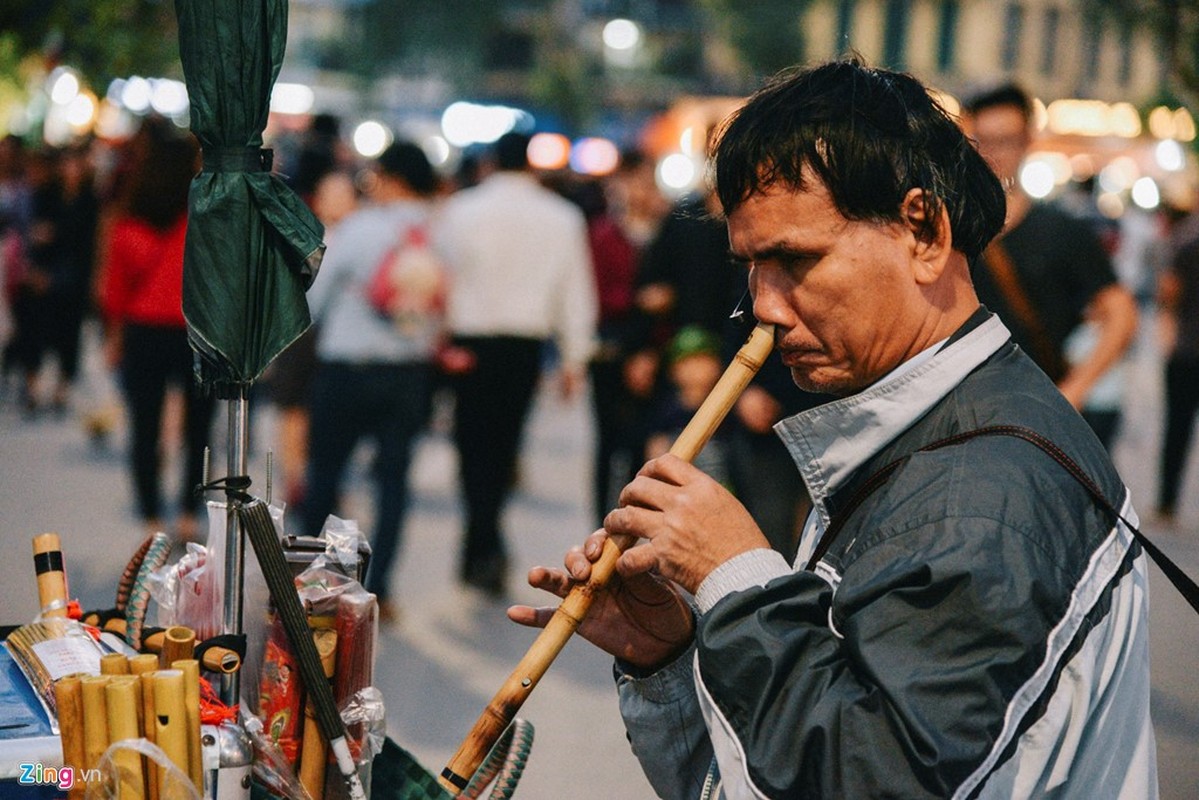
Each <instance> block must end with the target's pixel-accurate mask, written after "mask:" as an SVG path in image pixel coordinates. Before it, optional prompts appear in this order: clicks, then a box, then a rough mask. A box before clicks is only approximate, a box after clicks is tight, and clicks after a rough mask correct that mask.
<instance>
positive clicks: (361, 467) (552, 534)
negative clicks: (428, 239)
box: [0, 325, 1199, 800]
mask: <svg viewBox="0 0 1199 800" xmlns="http://www.w3.org/2000/svg"><path fill="white" fill-rule="evenodd" d="M1150 331H1151V326H1148V325H1146V326H1145V333H1144V334H1143V335H1142V337H1141V340H1140V341H1139V342H1138V343H1137V346H1136V348H1135V350H1134V353H1133V355H1132V357H1131V358H1130V361H1129V364H1128V368H1127V373H1126V375H1127V378H1126V390H1127V408H1126V420H1125V425H1124V429H1123V432H1122V433H1121V436H1120V439H1119V441H1118V442H1117V444H1116V447H1115V452H1114V455H1115V459H1116V462H1117V465H1118V466H1119V467H1120V469H1121V472H1122V474H1123V475H1124V478H1125V480H1126V482H1127V483H1128V485H1129V486H1130V487H1131V488H1132V490H1133V496H1134V500H1135V501H1136V503H1137V506H1138V508H1139V509H1140V512H1141V515H1142V523H1143V529H1144V530H1145V532H1146V533H1147V534H1148V535H1149V536H1150V537H1151V538H1152V539H1153V540H1154V541H1155V542H1156V543H1157V544H1158V545H1159V546H1160V547H1161V548H1162V549H1163V550H1164V551H1166V552H1167V553H1168V554H1170V555H1171V556H1172V557H1174V558H1176V559H1177V560H1178V562H1179V563H1180V564H1181V565H1182V566H1183V568H1184V569H1186V570H1187V571H1188V572H1189V573H1190V574H1191V575H1194V576H1199V535H1197V534H1199V454H1192V455H1193V458H1192V459H1191V464H1190V465H1189V468H1188V472H1187V476H1186V483H1185V490H1184V494H1183V497H1184V498H1185V500H1184V504H1183V506H1182V508H1181V510H1180V514H1179V520H1178V523H1177V524H1176V526H1174V527H1172V528H1164V527H1162V526H1161V525H1160V524H1159V523H1158V522H1157V521H1155V520H1153V519H1152V518H1151V509H1152V504H1153V497H1154V492H1155V488H1156V463H1157V448H1158V443H1159V441H1160V436H1161V433H1160V429H1161V420H1160V409H1161V377H1160V375H1161V366H1160V359H1159V356H1158V354H1157V352H1156V348H1155V347H1154V344H1153V339H1152V336H1151V335H1150V333H1149V332H1150ZM547 389H548V387H547ZM116 399H117V395H116V393H115V389H114V387H113V385H112V382H111V380H110V379H109V378H108V377H107V376H106V375H105V373H104V370H103V369H102V368H101V366H100V364H99V358H98V355H97V352H96V346H95V341H94V336H93V337H92V338H89V347H88V358H87V366H86V369H85V371H84V379H83V382H82V385H81V387H80V391H79V393H78V394H77V396H76V398H75V402H74V405H75V408H74V410H73V411H72V413H70V414H68V415H66V416H65V417H63V418H52V417H47V416H43V417H40V418H38V419H37V420H34V421H28V420H25V419H23V418H22V416H21V415H20V413H19V411H18V409H17V407H16V403H15V400H14V399H13V392H12V391H11V390H10V391H8V392H6V394H5V395H4V398H3V402H0V463H2V464H3V468H2V473H0V474H2V477H0V541H2V542H3V544H4V552H5V553H7V554H8V556H7V557H6V558H3V559H0V587H3V590H2V592H0V622H2V623H7V624H13V623H17V622H21V621H25V620H29V619H31V618H32V617H33V616H34V615H35V614H36V612H37V593H36V584H35V581H34V573H33V567H32V563H31V555H32V554H31V550H30V540H31V539H32V537H33V536H34V535H36V534H37V533H41V532H44V531H50V530H53V531H57V532H59V533H60V534H61V536H62V539H63V548H64V552H65V557H66V561H67V570H68V575H69V580H70V589H71V593H72V595H73V596H75V597H78V598H79V599H80V601H81V602H82V604H83V606H84V607H85V608H106V607H109V606H111V605H112V600H113V592H114V590H115V586H116V581H117V578H118V577H119V575H120V572H121V570H122V568H123V567H124V564H125V562H126V561H127V560H128V559H129V557H130V555H131V554H132V552H133V551H134V549H135V548H136V547H137V545H138V544H139V543H140V541H141V540H142V538H143V537H144V535H145V532H144V531H143V530H142V527H141V525H140V523H139V522H138V521H137V520H136V517H135V514H134V505H133V501H132V494H131V487H130V484H129V479H128V477H127V473H126V469H125V463H124V426H123V424H121V423H120V421H119V417H118V423H117V426H116V428H115V429H114V430H113V432H112V433H111V435H110V436H109V438H108V440H107V442H106V443H102V444H101V443H97V442H95V441H93V440H92V439H91V438H90V437H89V436H88V434H87V433H86V432H85V430H84V427H83V425H82V423H81V421H80V418H81V416H82V414H83V413H85V412H89V411H94V410H96V409H97V408H101V407H106V406H109V405H111V404H112V403H113V402H115V401H116ZM253 408H254V414H253V417H252V421H251V440H252V457H251V470H250V472H251V476H252V477H253V478H254V479H255V485H256V489H255V490H256V491H258V492H262V491H263V488H264V483H265V454H266V452H267V450H268V449H270V447H271V446H272V442H273V441H274V439H275V421H274V415H273V411H272V409H271V408H270V406H269V405H267V404H265V403H263V402H260V401H255V402H254V403H253ZM444 428H445V426H444V424H438V425H435V426H434V430H433V431H431V432H430V433H429V434H428V435H427V436H425V437H424V439H423V440H422V442H421V444H420V446H419V448H418V452H417V457H416V461H415V464H414V467H413V472H412V483H413V487H414V492H413V500H412V507H411V510H410V514H409V518H408V523H407V526H406V533H405V540H404V543H403V546H402V548H401V555H400V558H399V563H398V564H397V566H396V571H395V573H394V575H393V579H394V583H393V586H394V594H395V599H396V600H397V601H398V603H399V605H400V609H401V618H400V620H399V622H398V623H396V624H394V625H390V626H386V627H385V628H383V629H382V630H381V636H380V647H379V653H378V657H377V666H376V673H377V675H376V678H377V679H376V683H377V685H378V687H379V688H380V689H381V691H382V693H383V696H384V699H385V702H386V707H387V727H388V733H389V735H390V736H391V737H392V738H394V739H395V740H396V741H398V742H399V743H400V744H401V745H402V746H403V747H406V748H407V749H409V750H410V751H412V752H413V754H414V755H415V756H416V757H417V758H418V760H419V761H420V762H421V763H422V764H423V765H424V766H425V767H426V768H427V769H428V770H429V771H431V772H433V773H438V772H440V771H441V768H442V767H443V766H444V765H445V763H446V762H447V760H448V759H449V757H450V756H451V755H452V754H453V753H454V751H455V750H456V749H457V747H458V745H459V744H460V743H461V742H462V740H463V739H464V738H465V737H466V735H467V733H468V732H469V731H470V728H471V726H472V725H473V723H474V721H475V719H476V718H477V717H478V715H479V714H480V712H482V710H483V709H484V707H485V706H486V704H487V702H488V700H489V699H490V698H491V696H492V695H493V694H494V693H495V692H496V691H497V690H498V689H499V687H500V685H501V684H502V683H503V681H504V680H505V678H506V677H507V676H508V674H509V673H510V672H511V670H512V669H513V668H514V667H515V666H516V664H517V662H518V661H519V660H520V658H521V657H522V656H523V655H524V653H525V652H526V650H527V649H528V647H529V645H530V643H531V642H532V640H533V638H534V634H533V632H531V631H529V630H527V629H524V628H521V627H519V626H516V625H514V624H512V623H510V622H508V621H507V619H506V617H505V616H504V609H505V608H506V606H507V604H508V601H496V600H491V599H488V598H486V597H484V596H482V595H480V594H478V593H476V592H473V591H470V590H467V589H465V588H462V587H461V586H460V585H459V584H458V583H457V581H456V577H455V569H456V565H457V560H456V556H457V552H458V545H459V537H460V527H459V526H460V519H461V512H460V505H459V500H458V495H457V489H456V470H457V463H456V456H455V454H454V451H453V448H452V446H451V445H450V442H449V440H448V438H447V435H446V433H445V430H444ZM226 430H227V420H226V417H225V416H224V413H223V409H222V411H221V412H219V413H218V417H217V421H216V425H215V426H214V431H215V433H216V436H215V444H214V457H213V464H214V465H218V466H214V473H213V474H214V476H217V475H219V474H220V473H221V471H222V467H223V465H224V463H225V450H224V447H225V445H224V435H225V431H226ZM591 436H592V433H591V423H590V417H589V413H588V409H587V406H586V404H585V403H583V402H578V401H576V402H575V403H573V404H567V403H563V402H562V401H561V400H559V399H558V398H557V397H556V395H554V394H553V393H552V392H550V391H548V390H547V391H545V392H542V393H540V394H539V396H538V400H537V404H536V407H535V409H534V413H533V416H532V419H531V421H530V427H529V431H528V435H527V440H526V446H525V448H524V454H523V458H522V460H521V467H520V477H519V489H518V491H517V493H516V496H515V497H514V499H513V501H512V503H511V504H510V505H509V508H508V510H507V514H506V518H505V527H506V529H507V531H508V537H509V547H510V551H511V552H510V556H511V563H512V565H513V567H512V574H511V576H510V581H509V601H512V602H534V603H536V602H541V598H540V596H539V593H537V592H535V591H534V590H532V589H530V588H529V587H528V586H527V585H525V583H524V580H523V575H524V573H525V571H526V570H527V568H528V567H531V566H533V565H537V564H551V565H556V564H559V563H560V562H561V556H562V553H563V552H564V551H565V550H566V549H567V548H568V547H569V546H571V545H573V544H576V543H577V542H579V541H580V540H581V539H582V538H583V537H584V536H585V535H586V534H587V533H588V532H590V522H591V521H590V519H589V513H588V512H587V511H586V509H587V507H588V503H587V493H588V487H589V486H590V482H589V479H588V472H589V469H590V468H589V453H590V447H591ZM1197 450H1199V448H1197ZM369 461H370V453H369V448H362V449H361V450H360V452H359V454H358V457H357V458H356V460H355V462H354V467H353V470H352V476H351V479H350V484H349V492H348V494H347V498H346V501H347V508H346V509H345V513H344V516H345V517H347V518H349V519H354V520H357V521H358V522H359V524H360V526H361V527H362V528H363V529H365V530H369V529H370V521H371V516H372V512H371V506H372V503H371V494H370V491H369V490H370V486H369V481H368V474H369ZM177 472H178V470H171V476H172V481H173V480H174V475H175V473H177ZM172 485H173V484H172ZM288 522H289V523H290V522H291V520H290V519H289V520H288ZM247 552H248V553H249V554H250V555H248V557H252V551H249V550H248V551H247ZM1151 591H1152V608H1151V637H1152V639H1151V641H1152V653H1151V658H1152V666H1153V696H1152V712H1153V717H1154V722H1155V726H1156V731H1157V743H1158V767H1159V773H1160V780H1161V786H1162V797H1163V798H1167V799H1168V800H1169V799H1170V798H1179V800H1185V799H1187V798H1193V797H1199V670H1197V669H1196V668H1195V666H1194V665H1195V663H1196V654H1197V653H1199V618H1197V617H1196V615H1195V614H1194V613H1193V612H1192V611H1191V609H1190V607H1189V606H1187V605H1186V603H1185V601H1183V600H1182V599H1181V598H1180V596H1179V595H1178V594H1177V593H1176V592H1175V591H1174V589H1173V588H1172V587H1171V586H1170V585H1169V583H1168V582H1167V581H1166V580H1165V579H1164V578H1162V577H1161V575H1160V573H1159V572H1158V571H1157V569H1156V568H1153V575H1152V586H1151ZM520 716H521V717H523V718H525V719H527V720H529V721H531V722H532V723H533V725H534V727H535V729H536V735H535V741H534V744H533V748H532V754H531V756H530V759H529V764H528V768H527V770H526V772H525V775H524V777H523V779H522V780H521V782H520V785H519V788H518V789H517V792H516V796H517V797H524V798H537V799H540V798H563V797H574V798H621V799H622V800H624V799H626V798H628V799H629V800H636V799H637V798H648V797H652V792H651V791H650V789H649V785H648V783H647V782H646V780H645V778H644V777H643V776H642V774H641V772H640V769H639V767H638V765H637V762H636V760H635V759H634V758H633V756H632V754H631V753H630V751H629V747H628V744H627V742H626V740H625V737H624V731H623V728H622V726H621V723H620V719H619V716H618V714H617V712H616V702H615V692H614V688H613V683H612V673H611V664H610V660H609V659H608V658H607V657H605V656H603V655H601V654H599V653H598V652H596V651H595V650H594V649H593V648H591V647H590V645H588V644H587V643H586V642H583V641H581V640H574V641H572V642H570V643H569V644H568V645H567V646H566V648H565V649H564V651H563V652H562V654H561V655H560V656H559V657H558V659H557V660H556V662H555V663H554V664H553V666H552V667H551V668H550V670H549V672H548V673H547V674H546V676H545V677H544V678H543V680H542V681H541V683H540V685H539V686H538V687H537V688H536V690H535V691H534V692H533V693H532V695H531V696H530V698H529V700H528V702H527V703H526V704H525V706H524V708H523V709H522V710H521V712H520Z"/></svg>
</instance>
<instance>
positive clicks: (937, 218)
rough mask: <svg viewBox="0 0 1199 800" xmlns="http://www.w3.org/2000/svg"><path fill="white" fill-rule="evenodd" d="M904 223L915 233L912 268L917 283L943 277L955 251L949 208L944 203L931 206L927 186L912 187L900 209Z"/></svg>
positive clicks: (913, 235)
mask: <svg viewBox="0 0 1199 800" xmlns="http://www.w3.org/2000/svg"><path fill="white" fill-rule="evenodd" d="M899 212H900V215H901V216H902V218H903V223H904V225H906V226H907V228H908V231H909V232H910V233H911V234H912V237H913V240H914V245H913V247H912V268H913V270H914V271H915V278H916V282H917V283H933V282H935V281H936V280H937V279H938V278H940V277H941V273H942V272H943V271H944V270H945V265H946V264H947V263H949V257H950V255H951V254H952V252H953V232H952V229H951V228H950V225H949V211H948V210H946V208H945V206H944V205H943V204H939V205H934V206H932V207H930V203H929V196H928V194H927V193H926V192H925V191H924V190H923V189H910V190H908V193H907V195H905V196H904V198H903V202H902V203H901V204H900V208H899Z"/></svg>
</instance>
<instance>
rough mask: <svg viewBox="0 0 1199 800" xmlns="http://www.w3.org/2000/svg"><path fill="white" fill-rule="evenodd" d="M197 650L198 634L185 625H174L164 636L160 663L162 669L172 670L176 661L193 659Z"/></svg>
mask: <svg viewBox="0 0 1199 800" xmlns="http://www.w3.org/2000/svg"><path fill="white" fill-rule="evenodd" d="M195 649H196V632H195V631H193V630H192V629H191V628H188V627H186V626H184V625H172V626H171V627H169V628H167V630H166V634H165V635H164V636H163V639H162V651H161V652H160V653H159V654H158V663H159V665H160V666H161V668H162V669H170V668H171V667H172V666H174V664H175V662H176V661H183V660H185V659H189V658H191V657H192V653H193V652H194V651H195Z"/></svg>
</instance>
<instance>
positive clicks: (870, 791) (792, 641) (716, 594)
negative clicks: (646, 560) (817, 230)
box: [617, 309, 1157, 800]
mask: <svg viewBox="0 0 1199 800" xmlns="http://www.w3.org/2000/svg"><path fill="white" fill-rule="evenodd" d="M991 425H1019V426H1024V427H1027V428H1031V429H1033V430H1036V431H1038V432H1040V433H1042V434H1044V435H1045V436H1047V437H1049V438H1050V439H1052V440H1053V441H1054V442H1055V443H1056V444H1057V445H1058V446H1059V447H1060V448H1061V449H1062V450H1064V451H1065V452H1066V453H1067V454H1068V455H1069V456H1070V457H1071V458H1073V459H1074V460H1075V461H1076V462H1077V463H1078V464H1079V465H1081V467H1082V468H1083V469H1084V470H1085V471H1086V472H1087V474H1089V475H1090V476H1091V478H1092V479H1093V480H1094V481H1095V482H1096V483H1097V484H1098V485H1099V487H1100V488H1101V489H1102V491H1103V492H1104V494H1105V496H1106V497H1107V498H1108V499H1109V500H1110V501H1111V502H1112V504H1113V505H1114V506H1115V507H1116V508H1117V509H1119V510H1120V511H1121V513H1122V514H1123V516H1124V517H1125V518H1127V519H1129V520H1130V521H1132V523H1133V524H1136V516H1135V512H1134V511H1133V510H1132V507H1131V504H1130V502H1129V498H1128V491H1127V489H1126V488H1125V487H1124V485H1123V483H1122V481H1121V480H1120V477H1119V475H1118V474H1117V473H1116V470H1115V468H1114V467H1113V466H1112V464H1111V461H1110V459H1109V458H1108V456H1107V454H1106V452H1105V451H1104V449H1103V448H1102V446H1101V445H1100V444H1099V443H1098V441H1097V440H1096V439H1095V438H1094V436H1093V435H1092V434H1091V432H1090V430H1089V428H1088V427H1087V426H1086V423H1084V422H1083V420H1082V419H1081V417H1079V416H1078V414H1076V413H1075V412H1074V411H1073V409H1071V408H1070V406H1069V405H1068V403H1067V402H1066V401H1065V399H1064V398H1063V397H1062V396H1061V394H1060V393H1059V392H1058V391H1057V390H1056V388H1055V387H1054V386H1053V385H1052V383H1051V382H1050V381H1049V379H1048V378H1046V377H1045V375H1044V374H1043V373H1042V372H1041V371H1040V370H1039V369H1038V368H1037V367H1036V366H1035V365H1034V364H1033V363H1032V361H1031V360H1029V359H1028V358H1027V356H1025V355H1024V354H1023V353H1022V352H1020V350H1019V349H1018V348H1016V347H1015V346H1014V345H1013V344H1012V343H1011V341H1010V336H1009V334H1008V331H1007V329H1006V328H1005V327H1004V326H1003V324H1002V323H1001V322H1000V321H999V319H998V318H997V317H995V316H993V315H990V314H989V313H987V312H986V311H985V309H980V310H979V312H978V313H976V314H975V315H974V316H973V317H972V318H971V319H970V320H969V321H968V322H967V323H966V324H965V325H964V326H963V327H962V329H961V330H960V331H958V332H957V333H955V334H954V336H952V337H950V339H949V340H948V341H947V342H946V343H945V344H944V345H943V346H941V347H939V348H935V350H931V351H929V352H926V353H925V354H923V355H922V356H921V357H918V358H917V359H913V361H911V362H909V363H908V364H907V365H905V366H904V367H903V368H901V369H900V370H897V371H896V373H893V374H892V375H891V376H888V377H887V378H885V379H884V380H882V381H880V382H879V383H876V384H875V385H873V386H871V387H869V388H868V389H866V390H864V391H863V392H861V393H859V394H857V395H854V396H851V397H846V398H843V399H840V400H837V401H835V402H832V403H829V404H827V405H823V406H820V407H818V408H815V409H812V410H810V411H806V412H803V413H801V414H799V415H797V416H795V417H792V418H790V419H787V420H784V421H783V422H781V423H779V425H778V426H777V431H778V433H779V435H780V436H781V437H782V438H783V440H784V441H785V442H786V443H787V446H788V447H789V449H790V450H791V453H792V455H793V457H794V458H795V461H796V463H797V464H798V465H799V468H800V471H801V472H802V474H803V477H804V480H805V481H806V483H807V486H808V489H809V491H810V492H811V495H812V497H813V499H814V508H813V511H812V514H811V515H810V516H809V518H808V521H807V524H806V526H805V530H804V534H803V538H802V540H801V545H800V555H799V557H798V558H797V560H796V566H795V567H791V566H789V565H788V564H786V562H785V561H784V560H783V558H782V557H781V556H779V555H778V554H777V553H774V552H773V551H769V550H756V551H752V552H750V553H744V554H742V555H740V556H738V557H736V558H734V559H732V560H730V561H728V562H726V563H725V564H723V565H721V567H719V568H718V569H717V570H715V571H714V572H713V573H712V574H711V575H710V576H709V577H708V578H707V579H706V580H705V582H704V583H703V585H701V586H700V587H699V590H698V592H697V595H696V601H697V604H698V609H699V617H698V620H697V631H696V642H695V646H694V647H693V648H692V650H691V651H690V652H689V653H688V654H686V655H685V656H684V657H681V658H680V659H678V660H677V661H676V662H674V663H673V664H671V665H669V666H667V667H665V668H663V669H661V670H659V671H658V672H656V673H654V674H652V675H649V676H645V677H638V676H635V675H634V674H632V672H631V671H629V670H625V669H621V668H620V665H618V669H617V685H618V691H619V695H620V705H621V713H622V715H623V716H624V719H625V724H626V727H627V729H628V732H629V739H630V742H631V743H632V747H633V750H634V752H635V753H636V755H637V757H638V759H639V760H640V761H641V763H642V766H643V768H644V770H645V772H646V775H647V776H648V778H649V780H650V782H651V784H652V785H653V787H654V789H655V791H656V792H657V793H658V794H659V795H660V796H661V797H664V798H680V800H681V799H682V798H695V797H698V796H700V794H701V793H702V791H703V788H702V787H703V784H704V781H705V775H706V774H707V772H708V768H709V764H710V763H711V762H712V758H713V756H715V762H716V763H717V764H718V766H719V774H720V776H721V777H720V786H719V788H718V790H717V793H718V794H719V796H722V797H726V798H763V797H769V798H793V797H828V798H832V797H837V798H842V797H844V798H865V797H870V798H876V797H894V798H905V799H906V798H920V797H963V798H965V797H994V798H1000V797H1002V798H1023V797H1045V796H1054V797H1058V798H1087V799H1088V800H1091V799H1092V798H1137V799H1138V800H1140V798H1153V797H1156V796H1157V771H1156V757H1155V746H1154V738H1153V729H1152V725H1151V723H1150V719H1149V647H1148V631H1147V616H1148V613H1147V612H1148V577H1147V572H1146V565H1145V557H1144V555H1143V553H1142V551H1141V548H1140V546H1139V545H1137V544H1136V543H1135V541H1134V539H1133V537H1132V535H1131V533H1130V532H1129V530H1128V529H1127V528H1126V527H1125V526H1124V525H1123V524H1122V523H1117V524H1115V525H1113V523H1112V522H1111V520H1110V519H1109V517H1108V515H1107V514H1106V513H1105V512H1104V511H1102V510H1100V509H1099V507H1098V506H1097V505H1096V504H1095V503H1094V501H1092V499H1091V498H1090V497H1089V496H1088V495H1087V494H1086V492H1085V491H1084V490H1083V489H1082V487H1081V486H1080V485H1079V484H1078V483H1077V482H1076V481H1075V480H1074V478H1072V477H1071V476H1070V475H1069V474H1068V473H1067V471H1066V470H1065V469H1063V468H1062V467H1061V466H1060V465H1059V464H1057V463H1056V462H1054V461H1053V460H1052V459H1051V458H1050V457H1049V456H1047V455H1046V454H1044V453H1043V452H1041V451H1040V450H1039V449H1037V448H1036V447H1034V446H1033V445H1031V444H1029V443H1027V442H1025V441H1022V440H1019V439H1015V438H1010V437H1006V436H998V437H986V438H977V439H971V440H969V441H966V442H964V443H962V444H958V445H954V446H950V447H945V448H942V449H938V450H935V451H930V452H920V453H917V452H915V451H917V450H919V448H921V447H922V446H924V445H926V444H929V443H931V442H933V441H936V440H939V439H942V438H945V437H947V436H951V435H954V434H958V433H961V432H964V431H969V430H973V429H977V428H981V427H984V426H991ZM909 454H912V455H911V458H910V459H908V461H907V462H906V463H905V464H904V465H903V466H902V467H900V468H899V469H898V470H897V471H896V472H895V473H894V474H892V475H891V477H890V478H889V479H888V480H887V482H886V483H885V484H884V485H883V486H882V488H881V489H879V490H878V491H875V492H874V493H873V494H870V495H869V497H868V498H867V499H866V500H865V502H863V503H862V505H861V506H860V507H858V508H857V509H856V510H855V511H854V513H853V514H852V515H851V516H850V517H849V518H848V521H847V524H846V525H845V527H844V528H843V529H842V531H841V533H840V536H839V537H838V538H837V539H836V541H835V542H834V543H833V545H832V547H831V548H830V550H829V551H828V552H827V553H826V554H825V556H824V557H823V559H822V560H821V561H820V564H819V566H818V568H817V569H816V571H815V572H808V571H804V570H803V569H802V565H803V564H804V563H805V562H806V559H807V557H808V555H809V554H810V553H811V552H812V551H813V550H814V548H815V545H816V543H817V541H818V540H819V538H820V536H821V535H822V534H823V532H824V530H825V529H826V528H827V526H828V525H829V524H830V520H831V519H832V518H833V517H834V516H835V515H836V514H837V512H838V510H839V509H841V508H842V507H843V505H844V503H845V501H846V499H847V497H848V495H849V494H851V493H852V492H853V491H854V490H855V489H856V488H857V487H858V486H859V485H860V484H861V483H862V482H863V481H864V480H866V479H867V478H868V477H869V476H871V475H873V474H874V473H875V472H876V471H877V470H878V469H879V468H881V467H882V466H884V465H886V464H888V463H890V462H891V461H894V460H896V459H897V458H900V457H901V456H906V455H909Z"/></svg>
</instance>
